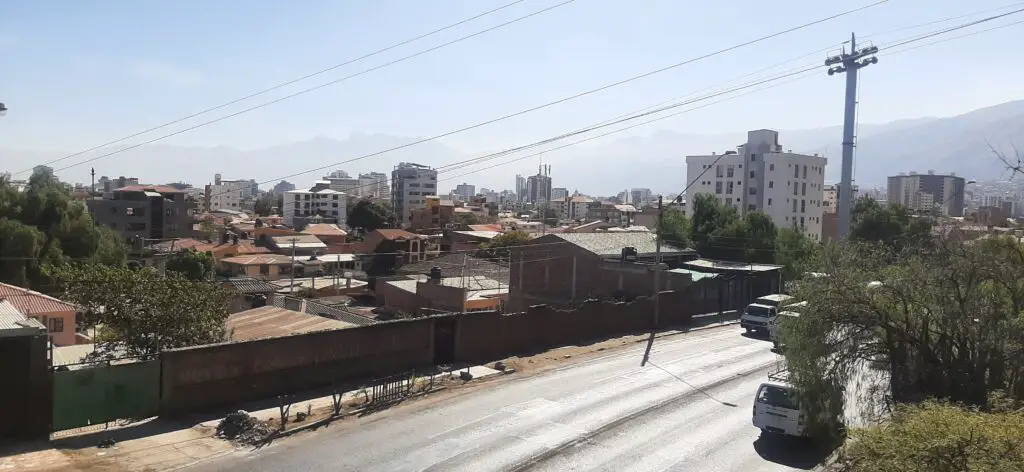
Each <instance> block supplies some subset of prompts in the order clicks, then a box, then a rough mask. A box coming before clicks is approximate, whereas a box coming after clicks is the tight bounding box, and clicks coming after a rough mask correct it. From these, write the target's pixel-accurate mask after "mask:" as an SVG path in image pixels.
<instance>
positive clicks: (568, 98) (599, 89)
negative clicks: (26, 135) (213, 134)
mask: <svg viewBox="0 0 1024 472" xmlns="http://www.w3.org/2000/svg"><path fill="white" fill-rule="evenodd" d="M572 1H574V0H567V1H565V2H562V3H559V4H556V5H554V6H552V7H548V8H546V9H543V10H539V11H537V12H534V13H531V14H530V15H527V16H525V17H520V18H517V19H515V20H512V21H511V22H506V23H502V24H500V25H498V26H495V27H492V28H489V29H486V30H483V31H481V32H478V33H474V34H472V35H469V36H465V37H463V38H459V39H456V40H454V41H451V42H449V43H444V44H442V45H440V46H437V47H435V48H431V49H427V50H426V51H423V52H419V53H416V54H414V55H412V56H406V57H405V58H402V59H398V60H397V61H392V62H389V63H386V64H384V65H382V66H378V67H377V68H374V69H369V70H367V71H364V72H361V73H360V74H363V73H366V72H369V71H372V70H375V69H379V68H381V67H386V66H387V65H390V64H392V63H395V62H400V61H403V60H406V59H409V58H412V57H415V56H417V55H422V54H425V53H426V52H429V51H431V50H434V49H439V48H441V47H444V46H446V45H448V44H450V43H455V42H458V41H461V40H463V39H467V38H470V37H473V36H476V35H479V34H483V33H485V32H487V31H490V30H493V29H497V28H500V27H502V26H504V25H506V24H509V23H512V22H515V21H520V20H522V19H525V18H527V17H529V16H534V15H538V14H540V13H543V12H545V11H548V10H552V9H554V8H557V7H560V6H562V5H565V4H568V3H571V2H572ZM888 1H889V0H879V1H876V2H875V3H872V4H869V5H866V6H862V7H858V8H854V9H852V10H847V11H844V12H841V13H837V14H834V15H831V16H828V17H825V18H821V19H818V20H814V21H811V22H808V23H804V24H802V25H799V26H794V27H791V28H788V29H785V30H782V31H778V32H775V33H771V34H768V35H765V36H761V37H759V38H756V39H753V40H750V41H746V42H743V43H740V44H737V45H734V46H730V47H727V48H724V49H720V50H717V51H715V52H711V53H707V54H704V55H702V56H698V57H695V58H692V59H687V60H685V61H682V62H677V63H675V64H672V65H669V66H666V67H662V68H660V69H656V70H653V71H649V72H645V73H643V74H640V75H636V76H633V77H630V78H627V79H623V80H620V81H617V82H614V83H611V84H607V85H604V86H601V87H598V88H595V89H591V90H588V91H585V92H581V93H578V94H575V95H572V96H569V97H565V98H561V99H559V100H555V101H553V102H548V103H545V104H543V105H539V106H535V107H532V108H528V109H525V110H520V111H518V112H514V113H509V114H506V115H503V116H500V117H498V118H494V119H491V120H487V121H484V122H480V123H476V124H473V125H469V126H466V127H463V128H459V129H456V130H453V131H448V132H445V133H442V134H438V135H434V136H431V137H429V138H423V139H419V140H416V141H413V142H411V143H407V144H403V145H401V146H396V147H392V148H389V149H385V150H382V151H378V152H374V153H370V154H365V155H362V156H359V157H356V158H352V159H348V160H345V161H341V162H337V163H333V164H329V165H326V166H321V167H316V168H313V169H309V170H306V171H302V172H297V173H293V174H289V175H286V176H283V177H278V178H275V179H271V180H268V181H265V182H260V183H261V184H263V183H270V182H272V181H274V180H278V179H287V178H291V177H296V176H300V175H305V174H308V173H311V172H316V171H320V170H324V169H327V168H330V167H336V166H339V165H342V164H347V163H350V162H354V161H358V160H362V159H366V158H369V157H374V156H379V155H381V154H385V153H388V152H392V151H397V150H400V149H405V148H408V147H412V146H415V145H418V144H422V143H425V142H428V141H433V140H436V139H440V138H443V137H447V136H451V135H454V134H458V133H462V132H465V131H469V130H472V129H476V128H480V127H483V126H487V125H490V124H493V123H497V122H499V121H503V120H507V119H509V118H514V117H517V116H521V115H525V114H527V113H531V112H534V111H538V110H541V109H544V108H548V107H551V106H554V105H558V104H561V103H564V102H567V101H570V100H575V99H577V98H581V97H585V96H588V95H592V94H594V93H598V92H601V91H604V90H608V89H610V88H614V87H618V86H620V85H624V84H627V83H630V82H633V81H636V80H640V79H643V78H646V77H650V76H653V75H656V74H659V73H662V72H666V71H669V70H672V69H676V68H678V67H681V66H684V65H687V64H691V63H693V62H697V61H700V60H703V59H707V58H710V57H714V56H718V55H721V54H724V53H726V52H730V51H733V50H736V49H739V48H742V47H745V46H749V45H752V44H756V43H759V42H762V41H766V40H769V39H772V38H776V37H778V36H782V35H785V34H788V33H791V32H794V31H798V30H801V29H805V28H809V27H811V26H814V25H817V24H820V23H824V22H827V21H831V20H833V19H836V18H840V17H843V16H846V15H850V14H853V13H856V12H859V11H861V10H865V9H868V8H871V7H874V6H877V5H881V4H883V3H886V2H888ZM344 79H345V78H342V79H339V80H337V81H333V82H328V83H325V84H321V85H318V86H316V87H312V88H309V89H306V90H303V91H300V92H297V93H294V94H291V95H287V96H284V97H281V98H279V99H276V100H273V101H270V102H266V103H263V104H261V105H256V106H254V107H251V108H248V109H245V110H242V111H239V112H236V113H233V114H230V115H226V116H224V117H221V118H217V119H215V120H211V121H208V122H205V123H200V124H198V125H195V126H192V127H190V128H186V129H184V130H180V131H177V132H175V133H170V134H167V135H164V136H161V137H158V138H154V139H151V140H149V141H145V142H143V143H140V144H136V145H132V146H129V147H127V148H123V149H119V150H116V151H113V152H110V153H107V154H103V155H100V156H97V157H94V158H91V159H87V160H84V161H81V162H78V163H76V164H72V165H70V166H67V167H63V168H61V169H58V171H61V170H66V169H69V168H71V167H76V166H79V165H82V164H85V163H88V162H93V161H96V160H98V159H102V158H105V157H109V156H112V155H115V154H118V153H121V152H124V151H127V150H129V149H134V148H137V147H141V146H144V145H146V144H150V143H154V142H156V141H160V140H162V139H166V138H168V137H171V136H176V135H178V134H182V133H185V132H188V131H191V130H194V129H197V128H200V127H203V126H206V125H209V124H212V123H215V122H218V121H222V120H225V119H228V118H231V117H233V116H237V115H240V114H243V113H246V112H248V111H252V110H255V109H258V108H262V107H265V106H267V105H270V104H273V103H277V102H280V101H283V100H287V99H289V98H293V97H295V96H298V95H302V94H305V93H308V92H311V91H313V90H317V89H320V88H324V87H327V86H329V85H332V84H334V83H336V82H340V81H341V80H344Z"/></svg>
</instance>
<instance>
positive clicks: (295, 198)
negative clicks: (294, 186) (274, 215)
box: [282, 181, 348, 228]
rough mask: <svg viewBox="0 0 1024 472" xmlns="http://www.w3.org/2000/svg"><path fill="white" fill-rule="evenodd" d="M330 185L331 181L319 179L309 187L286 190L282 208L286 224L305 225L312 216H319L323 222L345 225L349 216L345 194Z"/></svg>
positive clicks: (292, 225) (293, 225)
mask: <svg viewBox="0 0 1024 472" xmlns="http://www.w3.org/2000/svg"><path fill="white" fill-rule="evenodd" d="M330 187H331V183H330V182H328V181H319V182H316V183H315V184H314V185H313V186H312V187H310V188H307V189H299V190H290V191H288V192H285V193H284V209H283V210H282V216H284V224H285V225H288V226H291V227H293V228H295V227H298V226H303V227H304V226H305V224H306V223H308V222H309V221H310V219H311V218H312V217H314V216H319V217H321V218H323V222H329V223H335V224H337V225H339V226H341V227H345V220H346V218H347V216H348V214H347V212H346V210H347V209H346V206H345V205H346V203H347V201H346V198H345V194H344V193H342V192H339V191H337V190H334V189H331V188H330ZM297 225H298V226H297Z"/></svg>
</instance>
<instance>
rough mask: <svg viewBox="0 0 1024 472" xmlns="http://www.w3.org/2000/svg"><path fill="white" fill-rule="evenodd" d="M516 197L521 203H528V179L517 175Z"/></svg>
mask: <svg viewBox="0 0 1024 472" xmlns="http://www.w3.org/2000/svg"><path fill="white" fill-rule="evenodd" d="M516 197H517V198H518V199H519V201H520V202H525V201H526V177H523V176H522V175H519V174H516Z"/></svg>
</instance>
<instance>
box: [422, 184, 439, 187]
mask: <svg viewBox="0 0 1024 472" xmlns="http://www.w3.org/2000/svg"><path fill="white" fill-rule="evenodd" d="M435 187H437V184H423V188H435Z"/></svg>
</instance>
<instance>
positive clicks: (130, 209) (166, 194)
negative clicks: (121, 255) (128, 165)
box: [86, 185, 199, 239]
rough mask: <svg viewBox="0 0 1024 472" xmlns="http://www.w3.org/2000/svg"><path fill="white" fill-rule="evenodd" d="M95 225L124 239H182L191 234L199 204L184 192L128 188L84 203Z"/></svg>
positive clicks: (157, 186)
mask: <svg viewBox="0 0 1024 472" xmlns="http://www.w3.org/2000/svg"><path fill="white" fill-rule="evenodd" d="M86 206H87V207H88V208H89V213H91V214H92V217H93V220H95V221H96V223H97V224H99V225H103V226H107V227H109V228H111V229H113V230H114V231H117V232H118V233H121V234H122V235H123V236H124V237H125V238H131V237H135V236H141V237H143V238H145V239H168V238H181V237H186V236H189V235H191V234H192V218H193V216H194V215H195V213H196V209H197V208H198V207H199V204H198V203H197V202H196V201H195V200H192V199H190V198H186V195H185V192H184V191H181V190H178V189H176V188H174V187H169V186H166V185H129V186H126V187H121V188H118V189H115V190H113V191H112V192H110V193H107V194H104V196H103V197H102V198H93V199H90V200H87V201H86Z"/></svg>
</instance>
